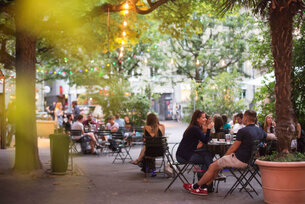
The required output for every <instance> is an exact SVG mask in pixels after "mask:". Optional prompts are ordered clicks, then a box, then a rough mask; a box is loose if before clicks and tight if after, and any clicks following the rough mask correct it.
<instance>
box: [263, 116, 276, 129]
mask: <svg viewBox="0 0 305 204" xmlns="http://www.w3.org/2000/svg"><path fill="white" fill-rule="evenodd" d="M263 128H264V131H265V132H266V133H274V132H275V130H274V128H275V122H274V121H273V120H272V114H268V115H267V116H266V118H265V122H264V124H263Z"/></svg>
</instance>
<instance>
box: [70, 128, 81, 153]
mask: <svg viewBox="0 0 305 204" xmlns="http://www.w3.org/2000/svg"><path fill="white" fill-rule="evenodd" d="M81 136H82V131H81V130H71V131H70V138H71V143H70V149H71V153H73V152H74V153H79V151H78V150H77V146H76V145H77V143H80V139H79V137H81ZM76 138H78V139H76Z"/></svg>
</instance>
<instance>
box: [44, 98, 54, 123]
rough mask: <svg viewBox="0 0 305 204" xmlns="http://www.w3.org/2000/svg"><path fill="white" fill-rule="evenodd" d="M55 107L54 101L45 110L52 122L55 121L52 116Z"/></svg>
mask: <svg viewBox="0 0 305 204" xmlns="http://www.w3.org/2000/svg"><path fill="white" fill-rule="evenodd" d="M55 107H56V102H55V101H54V102H53V103H52V104H51V105H49V106H48V107H47V108H46V110H47V112H48V114H49V115H50V116H51V117H52V120H55V114H54V110H55Z"/></svg>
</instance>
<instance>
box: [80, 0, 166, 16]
mask: <svg viewBox="0 0 305 204" xmlns="http://www.w3.org/2000/svg"><path fill="white" fill-rule="evenodd" d="M168 1H169V0H159V1H157V2H151V0H149V1H148V4H149V8H147V9H140V8H139V7H138V6H137V2H138V0H132V2H131V4H132V5H131V8H132V9H134V10H135V11H136V13H138V14H142V15H145V14H149V13H151V12H152V11H154V10H155V9H156V8H158V7H159V6H161V5H162V4H165V3H167V2H168ZM124 4H125V2H122V3H120V4H118V5H112V4H108V3H106V4H103V5H101V6H97V7H94V8H93V9H92V10H91V11H90V12H89V13H88V14H87V15H86V17H91V18H94V17H97V16H99V15H101V14H102V13H105V12H108V11H109V12H120V11H124V10H125V9H124V7H123V5H124Z"/></svg>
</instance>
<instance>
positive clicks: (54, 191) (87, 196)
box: [0, 121, 263, 204]
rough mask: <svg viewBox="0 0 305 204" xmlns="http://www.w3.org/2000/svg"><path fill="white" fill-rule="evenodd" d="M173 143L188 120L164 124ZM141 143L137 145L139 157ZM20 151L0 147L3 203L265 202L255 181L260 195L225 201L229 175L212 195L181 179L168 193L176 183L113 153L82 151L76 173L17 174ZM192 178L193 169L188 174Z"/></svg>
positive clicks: (45, 153)
mask: <svg viewBox="0 0 305 204" xmlns="http://www.w3.org/2000/svg"><path fill="white" fill-rule="evenodd" d="M164 124H165V126H166V134H167V136H168V141H169V143H174V142H179V141H180V140H181V137H182V134H183V131H184V130H185V129H186V127H187V124H182V123H177V122H173V121H170V122H164ZM48 144H49V141H48V140H47V139H40V140H39V146H40V149H39V154H40V159H41V161H42V163H43V166H44V170H45V171H47V170H48V169H49V168H50V151H49V147H48ZM140 149H141V147H140V146H135V147H133V148H132V149H131V155H132V157H133V158H136V157H137V155H138V154H139V152H140ZM13 158H14V149H7V150H0V203H1V204H6V203H7V204H11V203H22V204H24V203H26V204H27V203H29V204H36V203H37V204H40V203H47V204H49V203H50V204H53V203H54V204H57V203H58V204H61V203H64V204H67V203H73V204H83V203H90V204H91V203H106V204H108V203H109V204H116V203H148V204H149V203H154V204H156V203H160V204H171V203H173V204H180V203H181V204H182V203H183V204H184V203H185V204H190V203H234V204H236V203H238V204H243V203H250V204H252V203H253V204H254V203H263V195H262V190H261V187H258V186H257V185H255V188H256V189H257V190H258V193H259V195H258V196H256V195H254V199H251V198H250V197H249V196H248V195H247V193H246V192H238V191H236V192H234V193H233V194H232V195H231V196H228V197H227V198H226V199H224V195H225V194H226V192H227V191H228V190H229V188H230V187H231V186H232V185H233V182H234V179H233V178H232V176H230V174H228V173H227V172H225V173H226V174H227V182H226V183H223V182H222V183H220V186H219V192H218V193H211V194H209V195H208V196H195V195H191V194H189V193H188V192H185V191H184V190H183V189H182V183H181V182H180V181H176V182H175V183H174V185H173V186H172V187H171V188H170V189H169V190H168V191H167V192H166V193H165V192H164V189H165V188H166V186H167V185H168V184H169V182H170V181H171V179H170V178H167V177H165V176H163V175H157V177H153V178H152V177H148V178H144V174H143V173H142V172H141V171H140V168H139V167H138V166H135V165H132V164H129V163H128V162H126V163H124V164H122V163H120V162H117V163H115V164H112V160H113V156H111V155H99V156H95V155H77V156H75V157H74V163H75V168H74V174H73V175H71V174H68V175H65V176H54V175H49V174H46V173H44V172H43V173H33V174H31V175H13V174H11V173H9V172H8V169H9V168H11V167H12V165H13ZM187 177H188V178H189V180H190V181H191V180H192V172H190V174H188V175H187Z"/></svg>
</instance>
